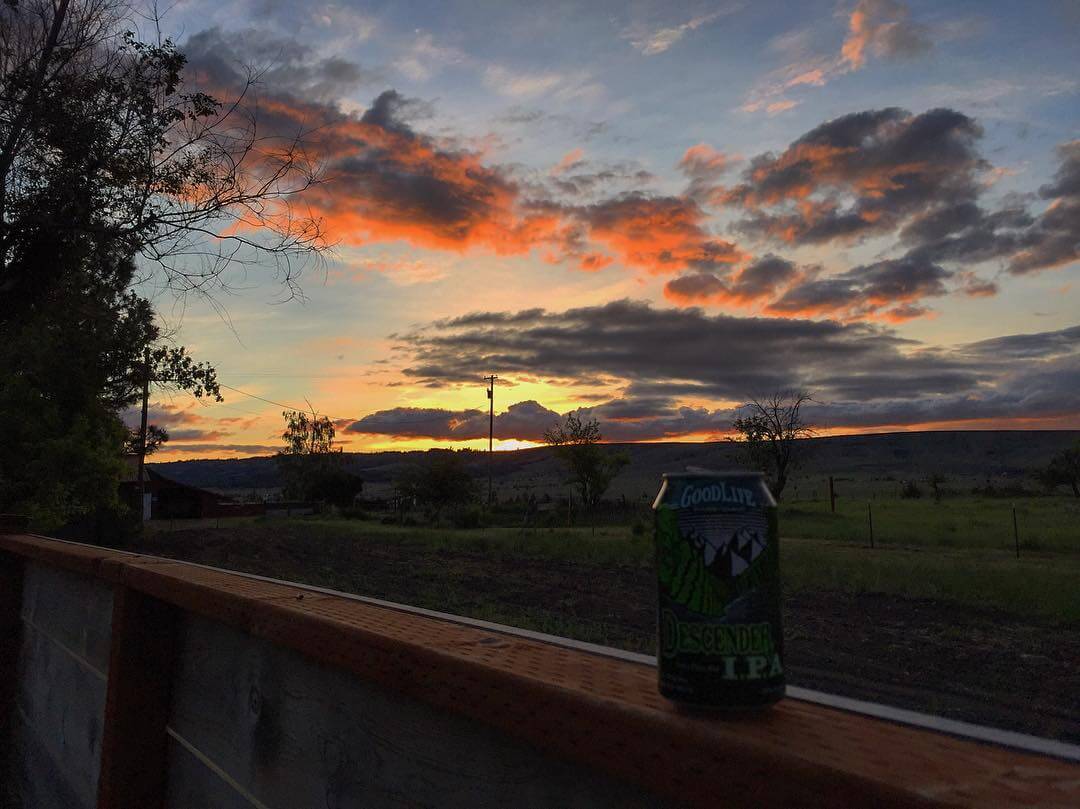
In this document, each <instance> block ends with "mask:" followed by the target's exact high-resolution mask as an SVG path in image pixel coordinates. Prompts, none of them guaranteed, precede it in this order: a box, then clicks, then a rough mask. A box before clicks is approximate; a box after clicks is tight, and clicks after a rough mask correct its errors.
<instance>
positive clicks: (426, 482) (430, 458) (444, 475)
mask: <svg viewBox="0 0 1080 809" xmlns="http://www.w3.org/2000/svg"><path fill="white" fill-rule="evenodd" d="M394 488H395V489H396V490H397V492H398V494H399V495H400V496H401V497H403V498H404V499H405V500H406V502H412V503H416V504H417V505H418V506H420V507H421V508H422V509H424V510H425V511H426V512H427V513H428V515H429V516H430V518H431V519H432V520H433V521H435V522H438V521H439V519H440V518H441V516H442V514H443V512H444V511H445V510H447V509H454V508H461V507H463V506H467V505H469V504H470V503H474V502H476V500H477V498H478V496H479V493H478V491H477V487H476V481H474V480H473V478H472V476H471V475H470V474H469V470H468V468H467V467H466V465H465V462H464V460H462V456H461V455H460V454H459V453H456V452H454V451H453V450H446V449H432V450H428V452H426V453H425V454H424V456H423V460H422V461H421V462H420V463H417V464H413V465H411V466H409V467H408V468H406V469H405V470H404V471H403V472H402V473H401V475H400V477H399V478H398V479H397V480H396V481H395V482H394Z"/></svg>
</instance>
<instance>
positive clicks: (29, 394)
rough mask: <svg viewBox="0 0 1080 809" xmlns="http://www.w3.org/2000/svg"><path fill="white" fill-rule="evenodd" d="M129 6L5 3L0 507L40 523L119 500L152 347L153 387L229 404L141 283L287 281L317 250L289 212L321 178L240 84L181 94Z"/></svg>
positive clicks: (306, 221) (170, 64) (175, 75)
mask: <svg viewBox="0 0 1080 809" xmlns="http://www.w3.org/2000/svg"><path fill="white" fill-rule="evenodd" d="M129 13H131V11H130V7H129V6H128V5H126V4H124V3H122V2H121V0H55V2H54V0H6V2H4V3H3V4H2V5H0V380H3V384H0V420H2V421H3V423H4V424H5V435H4V440H3V441H2V442H0V508H2V509H3V510H6V511H19V512H23V513H28V514H30V515H31V517H33V518H34V520H35V524H36V525H37V526H38V527H40V528H42V529H48V528H50V527H52V526H55V525H57V524H59V523H62V522H65V521H67V520H69V519H71V518H73V517H76V516H78V515H81V514H86V513H90V512H93V511H96V510H99V509H103V508H104V509H113V508H116V507H117V503H116V484H117V479H118V475H119V471H120V465H121V461H120V455H121V453H122V452H123V450H124V448H125V444H126V445H127V448H128V449H132V448H135V447H133V446H132V437H131V436H130V434H127V433H126V431H125V429H124V427H123V425H122V424H121V422H120V418H119V414H120V413H121V412H122V411H123V410H124V409H125V408H128V407H130V406H131V405H133V404H134V403H135V402H136V401H137V400H138V398H139V397H140V395H141V392H142V386H143V383H144V381H145V380H146V378H147V376H148V372H147V363H146V361H145V360H146V353H147V351H149V353H150V363H149V366H150V367H149V377H150V382H151V384H153V385H154V386H156V387H169V388H172V389H177V390H184V391H188V392H191V393H193V394H194V395H196V396H203V395H209V396H215V397H216V396H218V395H219V394H218V388H217V383H216V379H215V377H214V374H213V369H212V368H211V367H210V366H207V365H205V364H199V363H196V362H194V361H193V360H192V359H191V358H190V357H189V356H188V355H187V354H186V352H185V350H184V349H183V348H182V347H178V346H175V345H173V344H172V343H171V342H170V339H169V335H167V334H164V333H162V332H161V330H160V328H159V327H158V326H157V325H156V323H155V316H154V310H153V306H152V304H151V303H150V301H148V300H147V299H145V298H144V297H142V296H140V295H139V294H138V293H137V292H136V291H135V290H136V288H137V285H138V284H139V282H145V281H150V280H155V281H156V283H157V285H158V286H159V287H165V288H170V289H172V290H173V291H175V292H177V293H178V294H185V293H188V292H191V291H197V292H199V293H201V294H209V293H210V292H211V291H212V290H213V289H214V284H215V283H220V282H221V274H222V272H223V271H224V269H225V268H226V267H227V266H229V265H230V264H232V263H236V262H251V261H252V260H254V258H257V257H259V256H262V257H263V258H268V259H269V260H270V261H271V262H272V263H275V264H276V266H277V267H278V269H279V270H280V271H282V276H283V282H284V283H286V284H287V285H288V286H289V288H290V289H293V288H294V284H295V281H296V272H297V271H298V268H301V267H302V266H303V265H304V263H305V262H304V261H303V259H304V257H305V256H310V255H317V253H318V251H319V250H320V249H321V248H322V246H323V242H322V237H321V232H320V226H319V223H318V222H315V221H312V220H311V219H310V218H309V217H305V216H303V215H302V213H301V212H299V211H297V212H293V211H291V210H290V203H289V200H290V198H291V196H292V195H293V194H294V193H296V192H298V191H302V190H304V189H305V188H307V187H309V186H310V185H311V184H312V183H314V182H315V181H316V176H315V165H314V163H312V162H311V161H310V160H309V159H308V158H307V157H306V155H305V153H304V150H303V149H302V147H301V143H300V141H299V140H298V139H296V138H292V139H290V138H285V139H280V138H271V137H266V136H263V135H261V134H257V132H258V130H257V127H256V125H255V124H256V121H255V117H254V113H253V112H252V110H251V108H250V107H249V106H248V105H246V104H245V103H244V97H245V95H246V88H239V89H238V91H237V97H236V98H234V99H232V100H230V101H229V102H228V103H222V102H220V101H219V100H217V99H215V98H212V97H210V96H209V95H206V94H205V93H201V92H198V91H192V90H190V89H188V88H185V86H184V82H183V70H184V65H185V59H184V56H183V54H182V53H180V51H179V50H178V49H177V48H176V46H175V45H174V44H173V43H171V42H169V41H168V40H166V41H163V42H161V41H159V42H156V43H145V42H140V41H139V40H138V39H137V38H136V37H135V36H134V35H133V34H131V33H130V32H129V31H127V30H126V29H127V27H129V23H131V19H130V18H129V17H127V16H125V15H127V14H129ZM162 437H163V433H160V432H159V433H154V432H150V435H148V436H147V438H148V439H154V438H157V439H160V438H162ZM142 438H143V437H142V435H139V436H138V439H137V440H138V444H137V448H141V445H142ZM153 443H154V442H153V440H149V441H148V444H150V445H153Z"/></svg>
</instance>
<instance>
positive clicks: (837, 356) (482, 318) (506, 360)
mask: <svg viewBox="0 0 1080 809" xmlns="http://www.w3.org/2000/svg"><path fill="white" fill-rule="evenodd" d="M897 274H899V270H898V268H897V266H883V267H878V268H877V269H876V270H875V271H874V272H873V273H872V275H873V277H874V278H875V280H876V283H878V284H879V285H881V286H882V287H883V288H884V289H885V292H883V293H882V294H889V295H896V294H901V293H903V294H913V293H911V292H910V291H909V290H907V287H906V286H905V287H904V288H903V289H901V290H900V291H899V292H897V291H896V290H893V289H892V288H891V285H894V284H898V283H899V284H907V283H909V282H908V281H907V280H898V279H897V278H896V277H894V276H895V275H897ZM928 279H929V280H927V281H925V283H930V284H933V283H934V278H933V274H930V275H929V276H928ZM402 345H403V348H405V349H406V350H407V351H408V352H409V354H410V356H411V358H412V362H411V363H410V364H409V365H408V366H407V367H406V369H405V373H406V375H408V376H411V377H413V378H414V379H417V380H421V381H423V380H427V379H431V378H437V379H439V380H440V381H443V382H445V383H447V384H451V385H454V384H462V383H467V384H473V383H475V381H476V369H477V368H485V369H488V368H490V369H495V370H496V371H497V372H498V373H499V374H500V376H501V377H502V378H503V379H505V380H506V381H507V382H508V383H509V384H513V382H514V380H515V379H517V378H528V379H538V378H542V379H546V380H551V381H559V380H565V381H575V382H580V380H582V379H583V378H589V379H591V380H592V383H593V384H595V385H597V386H601V385H602V386H605V387H607V388H608V389H609V390H612V391H615V390H619V391H621V393H620V394H619V395H617V396H611V397H610V398H609V400H608V401H606V402H603V403H601V404H598V405H595V406H593V407H590V408H586V409H584V410H583V412H586V413H588V414H589V415H591V416H595V417H596V418H598V419H600V421H601V422H602V424H604V425H605V426H604V430H605V435H609V437H610V438H611V440H645V439H646V438H648V439H654V438H659V437H674V436H678V435H687V434H704V433H713V432H718V431H722V430H723V429H725V427H726V426H727V424H728V423H729V422H730V417H731V412H730V410H728V409H725V408H720V409H710V408H709V407H702V406H694V407H687V406H685V405H684V404H682V402H685V401H686V400H694V401H696V402H701V401H706V402H707V401H716V402H738V401H742V400H745V398H746V397H747V396H750V395H752V394H754V393H758V392H762V391H768V390H774V389H781V388H790V387H801V388H807V389H810V390H813V391H814V392H815V395H816V398H817V399H818V400H819V401H820V402H822V403H827V405H828V406H827V408H826V409H824V410H822V411H821V412H820V413H819V414H818V415H815V418H817V419H819V420H820V421H822V423H827V424H829V425H832V426H851V427H861V426H888V425H907V424H919V423H925V422H948V421H967V420H977V419H1018V418H1022V419H1030V420H1032V421H1033V422H1037V421H1038V420H1039V419H1051V418H1058V419H1061V418H1064V419H1068V418H1072V419H1074V420H1080V385H1078V384H1076V383H1077V381H1078V379H1080V326H1075V327H1072V328H1069V329H1063V330H1060V331H1055V332H1046V333H1042V334H1026V335H1011V336H1006V337H999V338H994V339H993V340H984V341H980V342H976V343H970V344H966V345H959V346H955V347H952V348H938V349H931V348H927V347H925V346H923V345H921V344H919V343H917V342H915V341H911V340H904V339H902V338H900V337H898V336H897V335H896V334H895V332H893V331H891V330H888V329H884V328H881V327H875V326H872V325H869V324H865V323H848V324H841V323H837V322H835V321H813V320H799V319H767V318H734V317H730V316H726V315H713V316H710V315H706V314H705V313H703V312H702V311H701V310H699V309H655V308H653V307H651V306H648V305H647V304H643V303H635V302H631V301H617V302H614V303H611V304H607V305H605V306H596V307H584V308H580V309H571V310H568V311H565V312H546V311H543V310H530V311H528V312H519V313H477V314H474V315H470V316H468V317H466V318H459V319H455V320H444V321H439V322H438V323H434V324H431V325H430V326H428V327H426V328H423V329H420V330H418V331H416V332H413V333H412V334H410V335H406V336H405V337H404V338H403V343H402ZM1070 386H1074V387H1070ZM522 405H528V406H529V408H531V409H530V410H528V411H523V412H522V416H523V419H522V421H521V422H519V423H518V425H517V426H515V427H514V428H509V424H510V422H505V424H506V426H507V428H508V429H509V431H504V430H502V429H500V428H498V427H497V430H498V434H500V435H515V436H516V437H531V438H532V440H537V438H536V436H538V435H540V434H541V433H542V430H538V429H533V430H532V432H529V428H528V427H527V425H528V424H532V425H534V426H535V425H538V424H540V423H541V422H544V421H545V420H547V419H550V418H551V416H552V415H553V411H551V410H549V409H547V408H545V407H543V406H542V405H540V404H538V403H536V402H528V403H522ZM823 407H824V405H823ZM476 412H477V411H462V412H457V413H452V414H451V413H440V414H439V423H440V424H442V425H446V424H450V423H451V422H453V423H455V424H464V425H469V424H470V422H472V420H473V419H476V420H477V421H476V423H475V424H474V425H473V426H470V427H468V428H467V432H468V434H469V435H471V436H473V437H482V436H483V435H486V422H485V420H484V418H483V413H482V411H481V412H480V413H479V417H478V418H477V416H475V415H473V414H474V413H476ZM509 412H510V411H507V414H509ZM411 415H412V414H411V413H409V412H407V411H404V410H402V411H400V412H399V413H398V414H397V418H398V419H399V420H400V419H406V418H409V417H410V416H411ZM368 418H369V419H370V418H372V417H368ZM500 418H503V416H500ZM374 423H375V422H374V421H366V420H361V422H358V424H367V426H368V427H371V426H372V424H374ZM548 424H550V421H547V423H546V424H545V425H544V426H547V425H548ZM384 426H385V425H384ZM350 429H353V428H350ZM386 429H387V431H388V434H393V430H392V429H391V428H390V427H388V426H387V427H386ZM440 429H441V428H440ZM461 429H462V428H461V427H460V426H458V427H455V428H454V430H453V431H449V430H447V429H441V432H439V433H438V434H439V435H443V436H445V437H450V434H451V432H453V433H455V434H461V433H460V431H461ZM403 434H410V433H403Z"/></svg>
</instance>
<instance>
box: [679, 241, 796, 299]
mask: <svg viewBox="0 0 1080 809" xmlns="http://www.w3.org/2000/svg"><path fill="white" fill-rule="evenodd" d="M798 275H799V270H798V269H797V268H796V266H795V264H793V263H792V262H790V261H788V260H787V259H783V258H780V257H779V256H774V255H772V254H771V253H770V254H768V255H765V256H763V257H762V258H760V259H758V260H757V261H753V262H751V263H749V264H747V265H746V266H745V267H743V268H742V270H740V271H739V273H738V275H737V276H735V278H734V279H732V280H728V278H727V277H726V276H727V274H726V273H725V274H721V273H717V272H696V273H690V274H688V275H683V276H681V277H679V278H676V279H675V280H673V281H669V282H668V283H667V284H666V285H665V286H664V295H665V296H666V297H667V298H668V299H669V300H672V301H675V302H676V303H679V304H694V303H730V304H734V305H737V306H738V305H743V304H749V303H753V302H755V301H761V300H768V299H771V298H773V296H775V295H776V294H777V292H778V291H779V290H780V289H781V288H782V287H785V286H786V285H787V284H788V283H790V282H791V281H792V280H793V279H794V278H796V277H797V276H798Z"/></svg>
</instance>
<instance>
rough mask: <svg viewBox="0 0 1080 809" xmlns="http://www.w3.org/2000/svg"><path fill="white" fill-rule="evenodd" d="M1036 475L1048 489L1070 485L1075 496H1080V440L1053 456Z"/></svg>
mask: <svg viewBox="0 0 1080 809" xmlns="http://www.w3.org/2000/svg"><path fill="white" fill-rule="evenodd" d="M1036 477H1037V478H1038V479H1039V482H1040V483H1042V484H1043V485H1044V486H1045V487H1046V488H1047V489H1048V490H1051V491H1053V490H1054V489H1056V488H1057V487H1058V486H1068V487H1069V488H1070V489H1072V493H1073V496H1074V497H1080V441H1078V442H1077V443H1076V444H1074V445H1073V446H1071V447H1067V448H1065V449H1063V450H1061V452H1059V453H1058V454H1057V455H1055V456H1054V457H1053V458H1051V459H1050V463H1049V464H1047V466H1046V468H1045V469H1042V470H1040V471H1039V472H1038V473H1037V474H1036Z"/></svg>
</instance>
